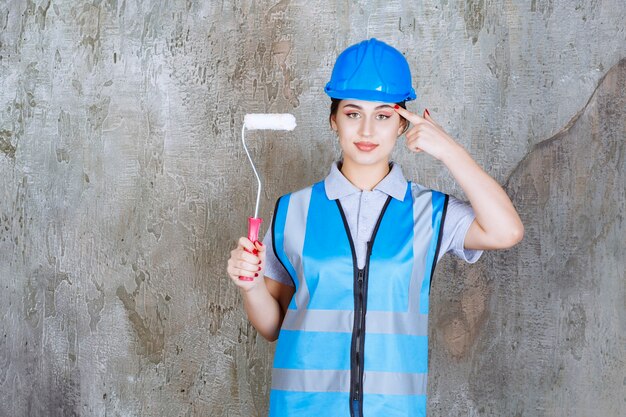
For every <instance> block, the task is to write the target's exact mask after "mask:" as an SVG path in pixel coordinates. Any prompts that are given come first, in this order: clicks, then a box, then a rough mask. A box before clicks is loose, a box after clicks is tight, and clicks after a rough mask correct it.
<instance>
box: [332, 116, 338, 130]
mask: <svg viewBox="0 0 626 417" xmlns="http://www.w3.org/2000/svg"><path fill="white" fill-rule="evenodd" d="M330 128H331V129H332V130H334V131H335V132H337V130H339V128H338V127H337V116H336V115H334V114H331V115H330Z"/></svg>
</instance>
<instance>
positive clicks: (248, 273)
mask: <svg viewBox="0 0 626 417" xmlns="http://www.w3.org/2000/svg"><path fill="white" fill-rule="evenodd" d="M233 275H235V277H236V278H239V277H248V278H254V277H258V276H259V273H258V272H257V271H248V270H246V269H237V270H236V271H235V273H234V274H233Z"/></svg>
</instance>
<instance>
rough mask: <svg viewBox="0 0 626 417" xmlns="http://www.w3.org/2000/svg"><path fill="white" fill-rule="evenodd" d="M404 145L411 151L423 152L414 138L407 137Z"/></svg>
mask: <svg viewBox="0 0 626 417" xmlns="http://www.w3.org/2000/svg"><path fill="white" fill-rule="evenodd" d="M406 147H407V148H409V150H410V151H413V152H423V149H422V148H420V147H419V146H417V140H416V139H414V138H410V139H409V138H407V141H406Z"/></svg>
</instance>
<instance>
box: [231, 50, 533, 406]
mask: <svg viewBox="0 0 626 417" xmlns="http://www.w3.org/2000/svg"><path fill="white" fill-rule="evenodd" d="M325 91H326V93H327V94H328V95H329V96H330V97H331V99H332V104H331V114H330V118H329V121H330V125H331V128H332V129H333V130H334V131H335V132H336V133H337V136H338V139H339V143H340V146H341V149H342V159H341V160H340V161H338V162H336V163H333V164H332V166H331V170H330V173H329V175H328V176H327V177H326V178H325V179H324V180H323V181H320V182H318V183H316V184H313V185H311V186H310V187H307V188H305V189H302V190H298V191H296V192H293V193H290V194H287V195H285V196H282V197H281V198H279V199H278V201H277V203H276V208H275V210H274V218H273V220H272V222H271V225H270V228H269V230H268V231H267V233H266V235H265V238H264V242H263V243H261V242H251V241H250V240H248V239H246V238H245V237H242V238H241V239H239V242H238V246H237V248H235V249H234V250H233V251H232V252H231V257H230V259H229V261H228V268H227V270H228V274H229V275H230V278H231V279H232V281H233V282H234V283H235V284H236V285H237V286H238V287H239V288H240V289H241V294H242V297H243V301H244V307H245V310H246V313H247V315H248V318H249V319H250V321H251V322H252V324H253V325H254V326H255V328H256V329H257V331H258V332H259V333H260V334H261V335H262V336H263V337H265V338H266V339H267V340H270V341H274V340H276V339H278V344H277V346H276V353H275V357H274V368H273V372H272V391H271V395H270V416H292V415H298V416H316V417H317V416H321V415H324V416H327V415H330V416H348V415H349V416H351V417H360V416H366V417H367V416H379V415H380V416H425V415H426V382H427V372H428V357H427V356H428V329H427V324H428V298H429V292H430V282H431V278H432V275H433V272H434V268H435V265H436V263H437V261H438V260H439V259H440V258H441V256H443V254H445V253H446V252H453V253H455V254H456V255H457V256H459V257H461V258H462V259H464V260H466V261H467V262H470V263H473V262H476V260H478V258H479V257H480V255H481V253H482V251H483V250H485V249H501V248H508V247H511V246H513V245H515V244H516V243H517V242H519V241H520V240H521V239H522V236H523V229H524V228H523V225H522V223H521V221H520V218H519V216H518V214H517V212H516V211H515V209H514V207H513V205H512V203H511V201H510V200H509V198H508V197H507V195H506V193H505V192H504V191H503V190H502V188H501V187H500V186H499V185H498V184H497V183H496V181H494V180H493V179H492V178H491V177H490V176H489V175H488V174H487V173H485V172H484V171H483V170H482V169H481V168H480V167H479V166H478V165H477V164H476V163H475V162H474V160H473V159H472V158H471V156H470V155H469V154H468V153H467V152H466V151H465V150H464V149H463V148H462V147H461V146H460V145H459V144H458V143H456V142H455V141H454V139H453V138H452V137H450V136H449V135H448V134H447V133H446V132H445V131H444V129H443V128H442V127H441V126H440V125H439V124H438V123H436V122H435V121H434V120H433V119H432V118H431V117H430V115H429V114H428V110H425V112H424V115H423V116H419V115H417V114H414V113H412V112H410V111H408V110H406V108H405V104H404V103H405V101H407V100H413V99H415V97H416V95H415V91H414V90H413V88H412V87H411V75H410V71H409V66H408V63H407V62H406V60H405V58H404V57H403V55H402V54H401V53H400V52H399V51H397V50H396V49H394V48H392V47H391V46H389V45H387V44H385V43H384V42H381V41H378V40H376V39H374V38H372V39H369V40H367V41H363V42H360V43H358V44H356V45H353V46H351V47H349V48H347V49H346V50H345V51H343V52H342V53H341V54H340V55H339V57H338V58H337V61H336V63H335V66H334V68H333V73H332V76H331V80H330V82H329V83H328V84H327V86H326V88H325ZM410 124H412V126H410ZM403 133H406V139H407V140H406V146H407V147H408V148H409V149H410V150H411V151H413V152H425V153H427V154H429V155H431V156H433V157H434V158H437V159H438V160H440V161H441V162H443V164H444V165H445V166H446V167H447V168H448V169H449V170H450V172H451V173H452V175H453V176H454V178H455V179H456V181H457V182H458V183H459V185H460V186H461V187H462V188H463V191H464V192H465V194H466V195H467V197H468V198H469V204H468V203H464V202H462V201H460V200H457V199H456V198H454V197H452V196H448V195H446V194H443V193H440V192H438V191H434V190H430V189H427V188H425V187H423V186H421V185H419V184H416V183H412V182H407V180H406V179H405V178H404V175H403V174H402V170H401V168H400V166H399V165H397V164H395V163H393V162H390V161H389V156H390V154H391V152H392V150H393V147H394V146H395V143H396V140H397V138H398V137H399V136H401V135H402V134H403ZM244 249H247V250H248V251H250V252H251V253H250V252H246V251H244ZM268 249H269V250H268ZM240 275H243V276H248V277H254V280H253V281H242V280H239V278H238V277H239V276H240Z"/></svg>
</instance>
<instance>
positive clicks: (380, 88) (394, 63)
mask: <svg viewBox="0 0 626 417" xmlns="http://www.w3.org/2000/svg"><path fill="white" fill-rule="evenodd" d="M324 91H325V92H326V94H328V95H329V96H330V97H332V98H337V99H355V100H367V101H382V102H387V103H399V102H402V101H405V100H415V98H416V94H415V90H414V89H413V87H412V86H411V70H410V69H409V63H408V62H407V61H406V59H405V58H404V55H402V53H401V52H400V51H398V50H397V49H395V48H393V47H392V46H389V45H387V44H386V43H385V42H381V41H379V40H378V39H376V38H371V39H369V40H364V41H362V42H360V43H357V44H355V45H352V46H349V47H348V48H346V49H345V50H344V51H343V52H342V53H341V54H339V56H338V57H337V61H335V66H334V67H333V72H332V75H331V77H330V81H329V82H328V84H326V87H324Z"/></svg>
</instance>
